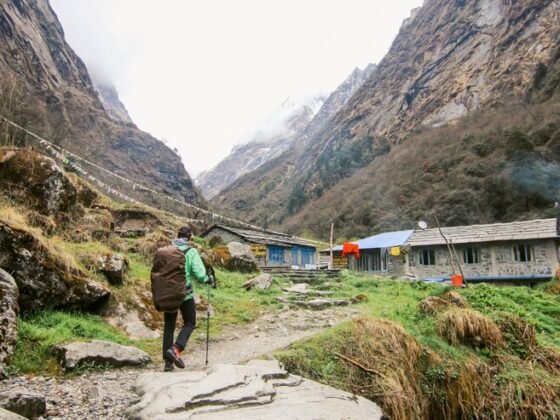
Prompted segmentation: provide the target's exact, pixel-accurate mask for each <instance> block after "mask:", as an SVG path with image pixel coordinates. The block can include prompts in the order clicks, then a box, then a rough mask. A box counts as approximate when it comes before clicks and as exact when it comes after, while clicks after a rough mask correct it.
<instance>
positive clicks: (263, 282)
mask: <svg viewBox="0 0 560 420" xmlns="http://www.w3.org/2000/svg"><path fill="white" fill-rule="evenodd" d="M273 282H274V279H273V278H272V275H270V274H268V273H262V274H259V275H258V276H256V277H253V278H251V279H249V280H247V281H246V282H245V283H243V286H242V287H243V288H244V289H245V290H251V289H253V288H255V289H260V290H267V289H268V288H269V287H270V286H272V283H273Z"/></svg>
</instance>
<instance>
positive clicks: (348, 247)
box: [342, 242, 360, 258]
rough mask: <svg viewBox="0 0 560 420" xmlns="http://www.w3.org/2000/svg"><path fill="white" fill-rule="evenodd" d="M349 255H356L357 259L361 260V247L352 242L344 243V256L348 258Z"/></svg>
mask: <svg viewBox="0 0 560 420" xmlns="http://www.w3.org/2000/svg"><path fill="white" fill-rule="evenodd" d="M348 254H354V255H355V256H356V258H360V246H359V245H358V244H353V243H352V242H344V243H343V244H342V256H343V257H346V256H347V255H348Z"/></svg>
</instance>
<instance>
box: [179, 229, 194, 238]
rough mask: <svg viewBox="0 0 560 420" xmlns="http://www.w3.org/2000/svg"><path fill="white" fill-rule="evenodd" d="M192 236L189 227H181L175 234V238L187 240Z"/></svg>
mask: <svg viewBox="0 0 560 420" xmlns="http://www.w3.org/2000/svg"><path fill="white" fill-rule="evenodd" d="M191 236H192V229H191V227H190V226H182V227H180V228H179V232H178V233H177V238H187V239H190V238H191Z"/></svg>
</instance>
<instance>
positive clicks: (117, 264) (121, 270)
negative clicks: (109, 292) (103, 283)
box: [95, 254, 128, 285]
mask: <svg viewBox="0 0 560 420" xmlns="http://www.w3.org/2000/svg"><path fill="white" fill-rule="evenodd" d="M95 263H96V266H97V270H98V271H100V272H101V273H103V274H104V275H105V277H107V280H109V283H111V284H112V285H119V284H122V283H123V281H124V276H125V274H126V272H127V271H128V260H127V259H126V258H125V257H124V255H122V254H102V255H99V256H98V257H97V259H96V260H95Z"/></svg>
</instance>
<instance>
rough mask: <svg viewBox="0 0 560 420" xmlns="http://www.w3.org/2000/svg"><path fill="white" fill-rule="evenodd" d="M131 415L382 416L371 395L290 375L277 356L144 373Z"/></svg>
mask: <svg viewBox="0 0 560 420" xmlns="http://www.w3.org/2000/svg"><path fill="white" fill-rule="evenodd" d="M134 390H135V392H137V393H138V394H139V395H140V396H141V400H140V402H139V403H138V404H136V405H134V406H132V407H131V408H130V409H129V410H128V411H127V417H128V418H129V419H139V420H140V419H185V418H189V419H191V418H192V419H228V420H231V419H239V420H241V419H243V420H246V419H249V420H250V419H271V420H272V419H286V420H287V419H290V420H293V419H325V420H327V419H333V420H334V419H336V420H339V419H342V418H343V419H364V418H367V419H380V418H381V417H382V412H381V410H380V409H379V407H378V406H377V405H376V404H374V403H373V402H371V401H368V400H366V399H365V398H362V397H356V396H353V395H352V394H349V393H347V392H343V391H339V390H336V389H334V388H331V387H329V386H325V385H321V384H319V383H317V382H314V381H310V380H307V379H303V378H301V377H299V376H295V375H289V374H288V372H286V371H285V370H284V369H282V368H281V367H280V365H279V364H278V361H276V360H272V361H265V360H252V361H250V362H249V363H248V364H246V365H226V364H222V365H216V366H214V367H212V368H210V369H207V370H205V371H201V372H177V373H159V372H157V373H156V372H154V373H145V374H143V375H141V376H140V377H139V378H138V379H137V381H136V383H135V385H134Z"/></svg>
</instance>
